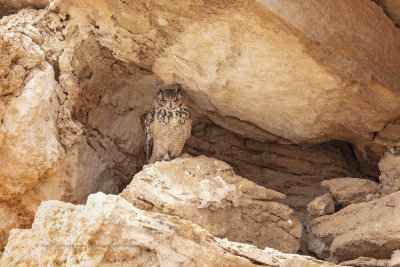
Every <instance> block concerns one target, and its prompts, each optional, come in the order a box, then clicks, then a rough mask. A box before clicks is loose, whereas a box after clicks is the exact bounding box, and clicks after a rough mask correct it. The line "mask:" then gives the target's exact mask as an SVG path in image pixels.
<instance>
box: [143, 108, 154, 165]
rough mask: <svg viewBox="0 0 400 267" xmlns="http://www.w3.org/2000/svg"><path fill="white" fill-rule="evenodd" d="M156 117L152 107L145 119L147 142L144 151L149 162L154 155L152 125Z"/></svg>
mask: <svg viewBox="0 0 400 267" xmlns="http://www.w3.org/2000/svg"><path fill="white" fill-rule="evenodd" d="M154 115H155V110H154V107H151V109H150V110H149V112H147V114H146V117H145V121H144V122H145V123H144V124H145V129H144V130H145V134H146V140H145V143H144V151H145V152H146V160H147V162H149V160H150V158H151V154H152V153H153V133H152V131H151V124H152V123H153V122H154Z"/></svg>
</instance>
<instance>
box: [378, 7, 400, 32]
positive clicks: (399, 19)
mask: <svg viewBox="0 0 400 267" xmlns="http://www.w3.org/2000/svg"><path fill="white" fill-rule="evenodd" d="M373 1H374V2H376V3H377V4H378V5H380V6H381V7H382V8H383V10H384V11H385V13H386V14H387V15H388V16H389V18H390V19H391V20H392V21H393V23H394V24H395V25H396V26H397V27H399V26H400V3H399V1H396V0H373Z"/></svg>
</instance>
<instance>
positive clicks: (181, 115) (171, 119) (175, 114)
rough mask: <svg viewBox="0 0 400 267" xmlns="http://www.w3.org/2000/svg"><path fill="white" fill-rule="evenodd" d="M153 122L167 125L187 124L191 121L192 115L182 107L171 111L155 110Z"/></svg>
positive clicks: (161, 108) (164, 109)
mask: <svg viewBox="0 0 400 267" xmlns="http://www.w3.org/2000/svg"><path fill="white" fill-rule="evenodd" d="M154 113H155V114H154V115H153V120H154V119H155V120H156V121H157V122H159V123H161V124H163V125H167V124H170V123H178V124H181V125H182V124H186V123H187V122H190V121H191V114H190V111H189V109H188V108H187V107H184V106H181V107H179V108H177V109H175V110H169V109H166V108H163V107H160V108H157V109H156V110H154Z"/></svg>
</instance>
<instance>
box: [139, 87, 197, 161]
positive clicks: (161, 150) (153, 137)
mask: <svg viewBox="0 0 400 267" xmlns="http://www.w3.org/2000/svg"><path fill="white" fill-rule="evenodd" d="M191 129H192V119H191V115H190V111H189V109H188V107H187V106H186V105H185V103H184V99H183V95H182V91H181V89H180V88H179V89H159V90H158V92H157V94H156V96H155V97H154V101H153V105H152V106H151V108H150V110H149V111H148V112H147V114H146V118H145V132H146V143H145V152H146V157H147V161H148V162H149V163H154V162H155V161H160V160H171V159H174V158H177V157H179V156H180V154H181V152H182V148H183V146H184V145H185V142H186V140H187V139H188V138H189V136H190V132H191Z"/></svg>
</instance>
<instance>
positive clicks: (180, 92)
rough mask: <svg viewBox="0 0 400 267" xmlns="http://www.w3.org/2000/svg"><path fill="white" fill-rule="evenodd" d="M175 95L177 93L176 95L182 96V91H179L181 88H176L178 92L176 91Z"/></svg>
mask: <svg viewBox="0 0 400 267" xmlns="http://www.w3.org/2000/svg"><path fill="white" fill-rule="evenodd" d="M176 93H177V94H179V95H181V94H182V90H181V88H180V87H179V88H178V90H176Z"/></svg>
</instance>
